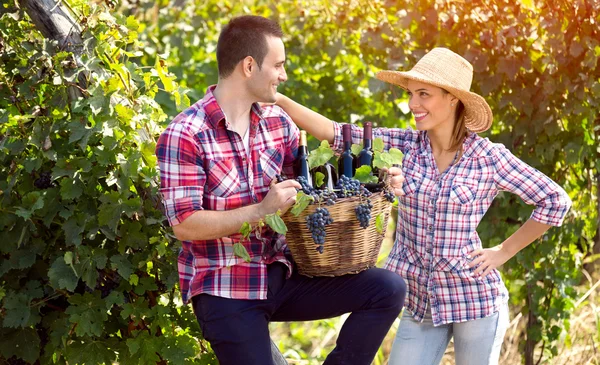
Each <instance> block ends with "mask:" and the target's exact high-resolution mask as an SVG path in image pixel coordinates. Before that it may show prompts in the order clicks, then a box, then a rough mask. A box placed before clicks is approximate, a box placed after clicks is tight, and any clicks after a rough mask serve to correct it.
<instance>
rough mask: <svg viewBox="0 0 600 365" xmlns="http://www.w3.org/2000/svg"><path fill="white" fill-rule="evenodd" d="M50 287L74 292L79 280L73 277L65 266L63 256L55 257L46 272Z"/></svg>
mask: <svg viewBox="0 0 600 365" xmlns="http://www.w3.org/2000/svg"><path fill="white" fill-rule="evenodd" d="M48 278H49V279H50V285H52V287H53V288H55V289H67V290H68V291H74V290H75V287H76V286H77V282H78V281H79V278H78V277H77V276H75V274H74V273H73V270H72V269H71V268H70V267H69V266H67V264H66V263H65V259H64V257H63V256H60V257H57V258H56V260H54V262H53V263H52V266H51V267H50V270H48Z"/></svg>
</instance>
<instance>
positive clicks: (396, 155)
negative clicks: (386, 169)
mask: <svg viewBox="0 0 600 365" xmlns="http://www.w3.org/2000/svg"><path fill="white" fill-rule="evenodd" d="M388 153H389V154H390V156H392V158H393V164H394V165H402V159H403V158H404V153H402V151H400V150H399V149H397V148H390V149H389V150H388Z"/></svg>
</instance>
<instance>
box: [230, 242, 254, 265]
mask: <svg viewBox="0 0 600 365" xmlns="http://www.w3.org/2000/svg"><path fill="white" fill-rule="evenodd" d="M233 254H234V255H235V256H237V257H240V258H242V259H244V261H246V262H250V255H249V254H248V251H247V250H246V247H244V245H242V244H241V243H239V242H236V243H234V244H233Z"/></svg>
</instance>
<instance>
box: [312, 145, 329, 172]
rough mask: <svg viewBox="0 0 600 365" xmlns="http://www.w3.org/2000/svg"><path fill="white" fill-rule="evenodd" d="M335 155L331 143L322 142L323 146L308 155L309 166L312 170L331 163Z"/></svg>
mask: <svg viewBox="0 0 600 365" xmlns="http://www.w3.org/2000/svg"><path fill="white" fill-rule="evenodd" d="M333 155H334V153H333V150H332V149H331V147H330V146H329V142H327V141H326V140H323V141H321V144H320V145H319V147H318V148H317V149H316V150H313V151H311V152H310V154H309V155H308V164H309V165H310V168H311V169H312V168H313V167H317V166H321V165H324V164H325V163H326V162H327V161H329V160H330V159H331V158H332V157H333Z"/></svg>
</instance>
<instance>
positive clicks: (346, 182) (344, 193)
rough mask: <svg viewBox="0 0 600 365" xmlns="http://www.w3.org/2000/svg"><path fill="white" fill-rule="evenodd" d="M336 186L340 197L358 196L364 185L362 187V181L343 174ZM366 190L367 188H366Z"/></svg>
mask: <svg viewBox="0 0 600 365" xmlns="http://www.w3.org/2000/svg"><path fill="white" fill-rule="evenodd" d="M335 188H336V189H337V190H338V193H337V196H338V198H348V197H351V196H357V195H359V194H360V193H361V191H362V189H364V187H361V185H360V181H358V180H355V179H351V178H349V177H347V176H346V175H342V176H341V177H340V179H339V180H338V182H337V184H336V185H335ZM365 190H366V189H365Z"/></svg>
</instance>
